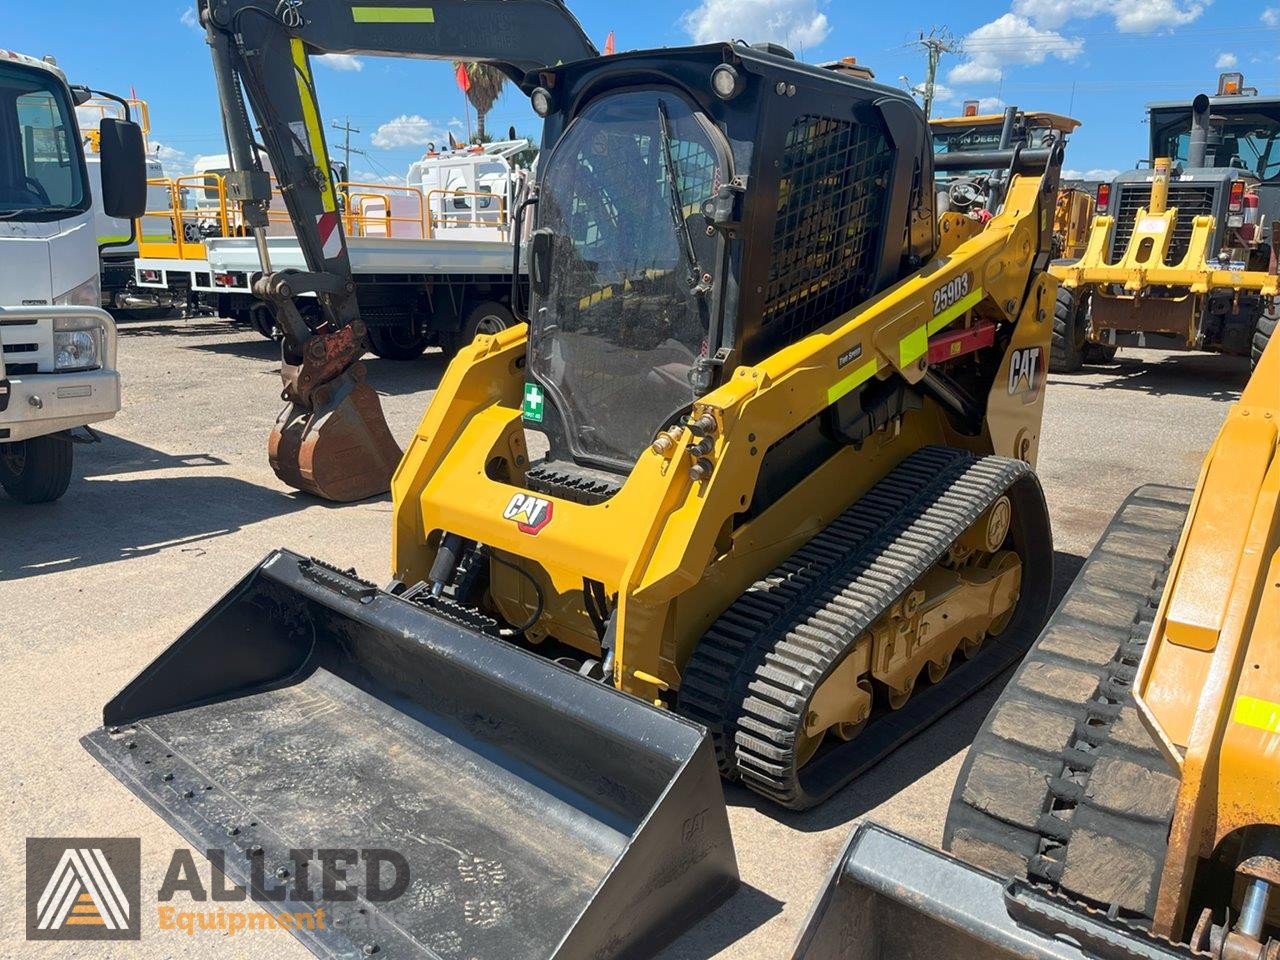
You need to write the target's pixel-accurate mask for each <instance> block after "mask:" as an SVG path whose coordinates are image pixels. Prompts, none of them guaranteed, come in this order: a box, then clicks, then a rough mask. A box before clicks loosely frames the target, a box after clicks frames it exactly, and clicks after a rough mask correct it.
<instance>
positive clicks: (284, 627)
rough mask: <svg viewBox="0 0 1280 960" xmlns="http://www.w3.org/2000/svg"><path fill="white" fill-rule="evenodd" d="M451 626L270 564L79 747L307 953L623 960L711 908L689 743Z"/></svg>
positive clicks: (729, 882)
mask: <svg viewBox="0 0 1280 960" xmlns="http://www.w3.org/2000/svg"><path fill="white" fill-rule="evenodd" d="M453 616H454V619H445V618H444V617H443V616H442V615H440V614H438V613H435V612H432V611H430V610H427V609H425V608H423V607H422V606H419V605H418V604H416V603H414V602H412V601H408V600H404V599H401V598H399V597H396V596H392V595H391V594H388V593H385V592H383V591H380V590H378V589H377V588H376V587H374V586H373V585H372V584H369V583H367V582H365V581H361V580H359V579H358V578H356V577H355V576H354V574H352V573H346V572H342V571H339V570H337V569H336V568H333V567H329V566H327V565H324V564H321V563H319V562H318V561H313V560H306V559H303V558H301V557H299V556H297V555H295V554H292V553H288V552H285V551H277V552H275V553H273V554H271V555H270V556H269V557H267V559H266V560H265V561H263V562H262V563H261V564H259V566H258V567H257V568H255V569H254V570H253V571H252V572H251V573H250V574H249V575H248V576H247V577H245V578H244V580H242V581H241V582H240V583H239V584H238V585H237V586H236V587H235V588H234V589H233V590H232V591H231V592H230V593H228V594H227V595H226V596H225V597H224V598H223V599H222V600H221V601H219V602H218V604H217V605H216V606H214V607H213V609H212V610H210V611H209V612H208V613H207V614H205V616H204V617H202V618H201V619H200V621H199V622H198V623H196V625H195V626H193V627H192V628H191V629H190V630H188V631H187V632H186V633H185V634H184V635H183V636H182V637H181V638H179V639H178V640H177V642H175V643H174V644H173V645H172V646H171V647H170V648H169V649H167V650H166V651H165V652H164V653H163V654H161V655H160V657H159V658H157V659H156V661H155V662H154V663H152V664H151V665H150V666H149V667H147V668H146V669H145V670H143V672H142V673H141V674H140V675H139V676H138V677H137V678H136V679H135V680H134V681H133V682H132V683H130V684H129V685H128V686H127V687H126V688H125V689H124V690H123V691H122V692H121V693H120V694H119V696H117V697H116V698H115V699H114V700H112V701H111V702H110V703H109V704H108V705H107V706H106V709H105V711H104V715H103V719H104V727H103V728H102V729H100V730H97V731H94V732H93V733H90V734H89V735H87V736H86V737H85V738H84V740H83V743H84V744H85V746H86V747H87V749H88V750H89V751H90V752H91V753H92V754H93V755H94V756H95V757H96V758H97V759H98V760H99V761H100V762H101V763H103V764H104V765H105V766H106V767H107V768H108V769H109V770H110V771H111V772H112V773H113V774H114V775H115V776H116V777H118V778H119V779H120V780H121V781H122V782H123V783H124V784H125V785H126V786H128V787H129V789H130V790H132V791H133V792H134V793H136V794H137V795H138V796H139V797H141V798H142V799H143V800H144V801H146V803H147V804H149V805H150V806H151V807H152V808H153V809H154V810H155V811H156V812H158V813H159V814H160V815H161V816H162V817H164V818H165V819H166V820H167V821H168V822H169V823H170V824H171V825H172V826H174V827H176V828H177V829H178V830H179V831H180V832H181V833H183V834H184V835H185V836H186V837H187V839H188V840H189V841H191V843H193V844H194V845H197V846H199V847H200V848H201V849H205V850H209V849H220V850H223V851H225V862H226V870H225V873H226V874H227V875H228V876H229V877H231V878H232V879H233V880H235V881H236V882H238V883H241V884H243V885H245V886H247V887H250V888H251V889H252V892H253V894H254V896H255V897H256V898H258V899H259V900H262V901H264V902H266V901H268V900H270V898H271V896H272V894H271V893H270V888H273V887H280V886H284V887H285V888H286V893H285V894H284V899H283V900H281V899H279V898H280V896H281V895H280V894H276V900H275V901H274V902H271V903H270V906H271V908H272V909H273V910H275V911H280V912H281V916H282V915H283V912H288V911H294V912H297V911H304V912H307V911H311V912H314V911H315V910H316V909H317V908H322V909H324V910H325V911H326V913H325V919H326V921H327V922H326V924H325V927H324V929H319V928H318V927H317V928H316V929H310V928H307V929H299V930H296V931H295V932H296V934H297V936H298V937H299V939H301V940H303V942H304V943H306V945H307V946H308V947H309V948H310V949H311V950H312V951H313V952H314V953H315V954H316V955H318V956H322V957H344V958H345V957H366V956H373V957H386V958H388V960H392V958H396V960H400V958H424V960H425V958H440V960H473V958H475V960H523V958H528V960H543V958H604V957H638V956H645V955H648V954H649V953H651V952H653V951H655V950H656V949H657V948H658V947H659V946H661V945H662V944H663V943H664V942H665V941H667V940H670V939H672V938H674V937H675V936H677V935H678V934H679V933H680V932H681V931H682V930H684V929H685V928H686V927H687V926H689V925H690V924H691V923H693V922H694V921H695V920H696V919H697V918H699V917H700V916H701V915H703V914H704V913H706V912H708V911H709V910H711V909H712V908H714V907H715V906H716V905H717V904H719V903H720V902H721V901H722V900H723V899H725V898H726V897H727V896H729V894H731V893H732V892H733V890H734V889H735V887H736V886H737V882H738V872H737V864H736V860H735V857H734V852H733V845H732V841H731V838H730V835H729V824H728V817H727V814H726V810H725V806H724V795H723V792H722V789H721V785H720V778H719V774H718V772H717V770H716V763H715V757H714V754H713V750H712V747H711V743H710V740H709V738H708V736H707V734H706V731H705V730H703V729H702V728H701V727H699V726H697V725H695V724H692V723H689V722H688V721H686V720H683V719H682V718H680V717H678V716H676V715H674V714H672V713H670V712H667V711H663V710H659V709H657V708H656V707H653V706H650V705H649V704H647V703H644V702H642V701H639V700H636V699H635V698H633V697H630V696H627V695H625V694H622V693H620V692H619V691H617V690H614V689H612V688H611V687H606V686H605V685H604V684H602V683H599V682H596V681H593V680H589V679H586V678H584V677H581V676H579V675H577V674H576V673H574V672H572V671H570V670H567V669H565V668H563V667H560V666H558V665H556V664H554V663H552V662H550V661H548V660H545V659H543V658H540V657H537V656H534V655H533V654H530V653H527V652H525V651H523V650H520V649H518V648H516V647H514V646H512V645H510V644H508V643H506V642H505V641H502V640H500V639H496V638H493V637H490V636H486V635H484V634H482V633H480V632H478V631H477V630H475V629H473V628H471V627H469V626H466V625H464V622H465V621H466V619H467V617H468V616H469V615H468V614H467V613H466V611H464V610H462V609H461V608H455V610H454V613H453ZM291 850H293V851H304V853H301V854H297V853H295V854H294V855H293V859H294V860H295V861H296V862H305V863H306V869H305V870H301V869H299V867H298V866H296V865H295V863H291V862H290V851H291ZM326 850H327V851H328V853H329V854H332V853H333V851H334V850H337V851H339V852H343V851H345V852H346V853H348V854H351V855H352V856H355V852H356V851H360V859H363V860H364V861H365V862H364V864H361V865H360V866H357V867H354V868H352V867H348V868H347V870H346V875H347V882H348V883H350V882H351V881H352V879H353V878H354V879H355V880H356V882H357V884H358V885H359V897H358V899H354V900H350V901H346V900H340V899H333V898H328V897H324V896H322V894H321V891H322V889H323V887H324V886H325V885H326V884H329V883H330V882H331V881H332V882H333V884H332V885H336V880H334V876H335V873H334V871H333V870H332V869H331V866H332V864H331V863H330V864H328V865H327V864H326V861H325V859H324V853H323V852H324V851H326ZM371 851H389V852H390V854H389V855H379V854H376V853H371ZM394 855H399V856H400V857H402V858H403V861H404V868H405V869H403V870H397V869H395V868H394V864H392V865H388V864H389V858H390V860H394ZM379 861H381V866H378V862H379ZM370 862H373V863H374V864H375V869H374V871H373V877H372V882H370V881H369V880H367V878H366V873H365V870H366V868H367V867H368V864H369V863H370ZM278 870H285V871H288V872H287V873H286V874H285V875H284V876H285V877H286V878H291V879H286V880H281V879H279V877H280V874H278V873H277V871H278ZM302 873H305V874H306V877H307V882H306V884H305V886H306V887H307V888H308V889H306V890H303V889H301V885H302V881H301V876H300V875H301V874H302ZM397 876H399V877H400V879H402V880H403V879H406V876H407V887H405V888H404V889H402V890H400V891H397V890H396V889H395V887H396V880H397ZM264 878H265V879H264ZM290 883H292V884H293V885H292V886H291V885H290ZM384 888H390V889H391V892H392V893H395V892H399V895H398V896H395V897H393V898H389V895H388V894H387V893H386V892H385V889H384Z"/></svg>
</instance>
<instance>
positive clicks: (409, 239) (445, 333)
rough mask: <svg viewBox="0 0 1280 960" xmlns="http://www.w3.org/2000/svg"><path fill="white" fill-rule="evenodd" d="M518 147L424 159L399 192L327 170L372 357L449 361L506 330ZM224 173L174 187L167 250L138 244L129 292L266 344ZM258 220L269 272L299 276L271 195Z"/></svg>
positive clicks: (213, 171) (249, 261)
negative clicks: (250, 330) (206, 312)
mask: <svg viewBox="0 0 1280 960" xmlns="http://www.w3.org/2000/svg"><path fill="white" fill-rule="evenodd" d="M529 147H530V143H529V141H528V140H518V139H513V140H506V141H501V142H498V143H489V144H485V145H483V146H479V145H477V146H471V147H463V148H456V149H450V150H446V151H436V150H434V149H431V150H429V151H428V152H427V154H426V155H425V156H424V157H422V159H420V160H417V161H415V162H414V163H413V165H412V166H411V167H410V168H409V173H408V176H407V177H406V179H405V182H404V184H403V185H400V184H389V183H359V182H352V181H348V180H346V179H345V177H346V174H345V171H344V170H343V169H342V165H341V164H336V165H335V164H333V163H332V161H331V166H333V168H334V170H335V177H336V179H337V181H338V182H337V183H336V187H337V193H338V195H339V197H340V198H341V202H342V209H343V228H344V230H345V231H346V233H347V248H348V252H349V253H350V256H351V266H352V270H353V272H354V274H355V282H356V288H357V295H358V297H359V301H360V311H361V316H362V318H363V319H364V321H365V323H366V324H367V325H368V328H369V340H370V344H371V347H372V349H373V352H374V354H376V355H377V356H379V357H384V358H386V359H391V360H412V359H413V358H415V357H417V356H419V355H421V353H422V352H423V351H424V350H425V349H426V348H427V347H428V346H430V345H432V344H438V345H440V346H441V347H442V348H444V350H445V351H446V352H451V351H452V350H454V349H456V348H457V346H458V345H459V344H462V343H467V342H470V340H471V339H472V338H473V337H474V336H475V335H476V334H477V333H496V332H497V331H499V330H501V329H503V328H505V327H507V326H509V325H510V324H511V323H513V322H514V321H513V319H512V314H511V310H510V307H509V303H510V298H511V271H512V265H513V264H512V259H513V258H512V252H511V234H510V230H511V214H512V211H513V209H514V207H515V205H516V204H517V202H518V198H520V197H521V195H522V193H523V184H524V182H525V177H526V173H525V171H524V170H522V169H520V168H519V167H517V166H516V164H515V162H514V160H515V158H516V156H517V155H519V154H520V153H522V152H524V151H525V150H528V149H529ZM228 163H229V161H228V160H227V158H226V157H225V156H216V157H207V158H201V160H200V161H197V164H196V175H195V176H193V177H189V178H182V180H181V181H180V182H177V183H176V186H177V188H178V189H175V191H174V195H175V197H176V200H175V205H174V207H173V209H172V210H171V214H170V219H171V221H172V224H173V225H172V227H171V229H170V233H172V234H173V235H174V237H175V240H174V242H173V243H167V244H153V243H150V242H147V241H146V240H145V238H144V242H143V243H142V245H141V248H140V249H141V255H140V256H139V258H138V259H137V260H136V261H135V262H134V272H135V276H136V283H137V287H138V288H139V289H140V290H145V291H155V292H156V293H157V294H160V293H161V292H162V291H164V292H165V293H166V294H167V295H169V296H171V297H172V298H173V299H175V300H190V299H195V300H197V301H198V303H199V304H200V305H202V306H206V307H207V308H208V309H211V310H212V311H213V312H216V313H217V314H218V315H219V316H223V317H228V318H231V319H234V320H237V321H241V322H246V323H249V324H250V325H252V326H253V327H254V328H255V329H256V330H258V332H259V333H261V334H263V335H264V336H272V335H273V334H274V320H273V319H272V317H271V314H270V311H269V310H268V308H267V305H266V304H265V303H263V302H261V301H260V300H258V299H257V298H256V297H255V296H254V295H253V290H252V286H253V281H254V278H255V277H256V276H257V275H258V274H259V273H260V272H261V269H262V267H261V262H260V260H259V255H258V247H257V243H256V241H255V240H254V238H253V237H250V236H247V235H246V233H247V231H246V230H244V229H243V224H242V222H241V219H240V213H239V210H238V209H237V208H236V207H235V205H234V204H233V203H232V202H231V201H230V200H229V199H228V198H227V196H226V191H225V188H224V186H223V183H222V178H223V176H224V175H225V174H226V173H228V172H229V168H228ZM263 166H264V169H265V170H266V171H267V172H268V173H270V172H271V170H270V166H269V164H266V163H264V165H263ZM268 219H269V224H268V226H267V230H266V233H267V248H268V252H269V254H270V257H271V263H272V265H273V267H274V268H275V269H285V268H294V269H305V266H306V264H305V260H304V258H303V255H302V248H301V247H300V246H299V244H298V240H297V237H296V236H295V235H294V232H293V227H292V225H291V223H290V221H289V216H288V213H287V211H286V210H285V209H284V203H283V201H282V200H281V199H280V198H279V195H278V194H277V198H276V200H274V201H273V203H272V208H271V210H270V212H269V215H268ZM179 234H181V237H180V238H179ZM303 307H304V308H305V307H306V303H305V302H304V303H303Z"/></svg>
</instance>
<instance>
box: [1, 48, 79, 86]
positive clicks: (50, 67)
mask: <svg viewBox="0 0 1280 960" xmlns="http://www.w3.org/2000/svg"><path fill="white" fill-rule="evenodd" d="M6 61H7V62H12V63H20V64H22V65H23V66H26V67H37V68H39V69H41V70H47V71H48V72H49V73H52V74H53V75H54V76H56V77H57V78H58V79H60V80H61V81H62V82H63V83H66V82H67V75H66V74H65V73H63V72H62V68H61V67H59V66H58V64H57V63H56V62H55V61H54V60H53V58H52V57H50V58H48V59H44V60H42V59H40V58H39V57H30V56H27V54H25V53H18V51H16V50H0V63H4V62H6Z"/></svg>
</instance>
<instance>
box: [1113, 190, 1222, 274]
mask: <svg viewBox="0 0 1280 960" xmlns="http://www.w3.org/2000/svg"><path fill="white" fill-rule="evenodd" d="M1216 195H1217V187H1214V186H1192V185H1191V184H1183V183H1171V184H1169V206H1170V207H1177V208H1178V222H1177V224H1176V225H1175V226H1174V228H1173V239H1172V240H1170V241H1169V255H1168V258H1167V260H1166V262H1167V263H1170V264H1177V263H1180V262H1181V261H1182V258H1183V257H1184V256H1186V254H1187V247H1188V246H1189V245H1190V243H1191V221H1192V220H1193V219H1194V218H1195V217H1199V216H1210V217H1211V216H1213V215H1214V211H1213V207H1214V197H1215V196H1216ZM1150 205H1151V184H1149V183H1124V184H1121V185H1120V188H1119V196H1118V197H1117V199H1116V214H1115V216H1116V229H1115V233H1114V234H1113V235H1112V238H1111V260H1112V262H1113V263H1114V262H1115V261H1116V260H1119V259H1120V258H1121V257H1122V256H1124V251H1125V247H1126V246H1128V243H1129V238H1130V237H1131V236H1133V227H1134V224H1135V223H1136V222H1137V219H1138V210H1139V209H1142V208H1145V207H1149V206H1150Z"/></svg>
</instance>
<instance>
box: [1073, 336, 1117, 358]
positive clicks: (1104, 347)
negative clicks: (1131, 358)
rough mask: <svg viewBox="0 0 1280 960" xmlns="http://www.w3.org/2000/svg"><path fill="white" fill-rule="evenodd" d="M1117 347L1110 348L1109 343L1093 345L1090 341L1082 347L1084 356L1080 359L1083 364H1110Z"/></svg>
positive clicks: (1114, 356)
mask: <svg viewBox="0 0 1280 960" xmlns="http://www.w3.org/2000/svg"><path fill="white" fill-rule="evenodd" d="M1119 349H1120V348H1119V347H1115V346H1112V345H1111V344H1109V343H1093V342H1092V341H1091V342H1089V343H1086V344H1085V345H1084V354H1083V355H1082V357H1081V359H1082V360H1083V361H1084V362H1085V363H1110V362H1111V361H1112V360H1114V359H1115V358H1116V351H1117V350H1119Z"/></svg>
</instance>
